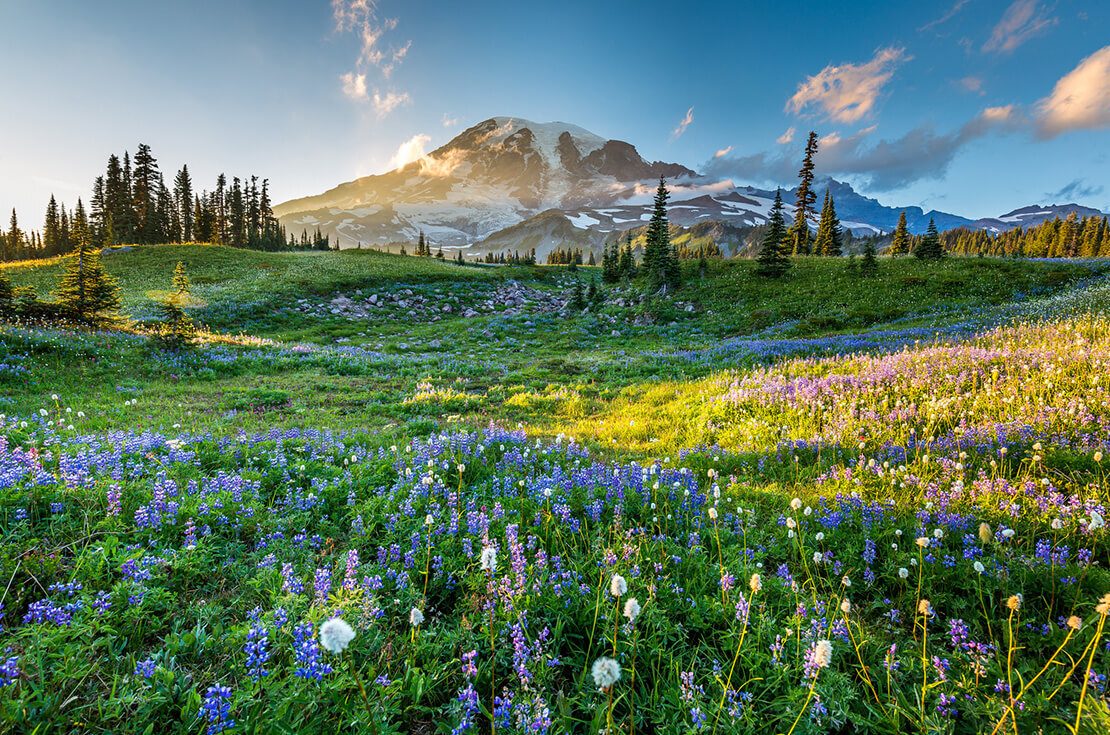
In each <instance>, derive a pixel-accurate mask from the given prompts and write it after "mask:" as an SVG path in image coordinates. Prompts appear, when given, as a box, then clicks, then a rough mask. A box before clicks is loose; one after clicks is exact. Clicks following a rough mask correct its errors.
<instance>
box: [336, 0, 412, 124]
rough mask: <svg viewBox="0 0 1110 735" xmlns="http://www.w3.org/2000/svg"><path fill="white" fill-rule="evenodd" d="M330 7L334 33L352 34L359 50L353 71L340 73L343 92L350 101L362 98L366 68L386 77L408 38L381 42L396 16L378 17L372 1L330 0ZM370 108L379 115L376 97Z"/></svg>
mask: <svg viewBox="0 0 1110 735" xmlns="http://www.w3.org/2000/svg"><path fill="white" fill-rule="evenodd" d="M331 8H332V17H333V19H334V21H335V30H336V32H337V33H354V34H355V35H357V36H358V39H359V53H358V58H356V59H355V68H354V70H353V71H350V72H347V73H346V74H343V75H341V76H340V80H341V82H342V85H343V93H344V94H345V95H347V97H349V98H350V99H353V100H366V99H367V98H368V95H367V93H366V73H367V71H368V70H369V69H371V68H376V69H378V70H379V72H380V73H381V75H382V78H383V79H386V80H388V79H389V78H390V77H391V76H392V75H393V71H394V69H396V68H397V66H398V65H399V64H400V63H401V62H402V61H403V60H404V59H405V57H406V56H407V55H408V52H409V49H410V48H411V47H412V41H406V42H405V43H403V44H401V45H400V46H388V47H387V46H385V45H383V42H382V38H383V36H384V35H385V34H386V33H388V32H390V31H392V30H394V29H396V28H397V19H396V18H385V19H379V18H378V15H377V3H376V2H375V0H332V3H331ZM406 96H407V95H406ZM376 97H377V95H375V98H376ZM394 106H396V105H394ZM374 107H375V110H377V111H378V114H379V115H381V114H382V108H381V107H379V106H378V104H377V100H376V99H375V105H374ZM390 109H392V108H390ZM387 112H388V111H387Z"/></svg>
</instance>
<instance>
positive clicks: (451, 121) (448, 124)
mask: <svg viewBox="0 0 1110 735" xmlns="http://www.w3.org/2000/svg"><path fill="white" fill-rule="evenodd" d="M441 122H442V123H443V127H445V128H453V127H455V126H456V125H458V124H459V118H457V117H448V116H447V113H446V112H445V113H443V120H441Z"/></svg>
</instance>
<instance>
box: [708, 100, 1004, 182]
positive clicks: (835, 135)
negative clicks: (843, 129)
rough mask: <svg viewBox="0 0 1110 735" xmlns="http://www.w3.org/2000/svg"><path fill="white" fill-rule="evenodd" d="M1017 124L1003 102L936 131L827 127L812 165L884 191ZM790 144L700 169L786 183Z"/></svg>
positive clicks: (931, 174) (937, 171)
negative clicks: (896, 133) (880, 133)
mask: <svg viewBox="0 0 1110 735" xmlns="http://www.w3.org/2000/svg"><path fill="white" fill-rule="evenodd" d="M1023 124H1024V121H1023V119H1022V116H1021V114H1020V113H1019V112H1018V111H1017V109H1016V108H1015V107H1014V106H1012V105H1009V106H1004V107H988V108H986V109H984V110H983V111H982V112H980V113H979V114H978V115H976V116H975V117H974V118H972V119H971V120H969V121H968V122H966V123H965V124H964V125H962V126H961V127H959V128H957V129H956V130H953V131H951V132H948V133H938V132H936V131H935V130H934V129H933V128H932V127H931V126H927V125H926V126H920V127H917V128H914V129H912V130H910V131H908V132H907V133H905V134H904V135H902V136H901V137H899V138H895V139H892V140H885V139H884V140H875V131H876V130H877V127H876V126H870V127H867V128H864V129H862V130H859V131H857V132H855V133H852V134H850V135H842V134H841V133H839V132H837V131H833V132H830V133H827V134H825V135H824V136H822V137H821V138H820V139H819V147H818V152H817V156H816V159H815V163H816V165H817V170H818V171H819V172H821V173H822V174H827V175H830V176H855V177H858V178H859V179H861V180H862V183H863V184H864V186H865V187H867V188H869V189H876V190H880V191H890V190H893V189H900V188H903V187H905V186H908V185H909V184H912V183H913V182H915V181H918V180H921V179H935V178H941V177H943V176H944V174H945V173H946V172H947V170H948V166H949V164H950V163H951V162H952V160H953V159H954V158H955V156H956V154H957V152H959V150H960V149H961V148H963V147H964V146H965V145H967V144H968V143H970V142H971V141H973V140H976V139H978V138H982V137H983V136H985V135H987V134H988V133H991V132H1007V131H1011V130H1017V129H1019V128H1020V127H1021V126H1022V125H1023ZM795 148H796V147H790V148H786V149H784V150H781V151H779V152H776V153H768V152H761V153H756V154H753V155H748V156H725V157H722V158H714V159H712V160H710V161H709V162H708V163H707V164H706V165H705V167H704V168H705V173H706V174H708V175H711V176H733V177H736V178H738V179H743V180H748V181H757V182H770V183H775V184H788V183H790V182H792V181H793V180H794V179H795V178H796V176H797V169H798V159H799V157H800V155H801V153H800V151H798V150H796V149H795Z"/></svg>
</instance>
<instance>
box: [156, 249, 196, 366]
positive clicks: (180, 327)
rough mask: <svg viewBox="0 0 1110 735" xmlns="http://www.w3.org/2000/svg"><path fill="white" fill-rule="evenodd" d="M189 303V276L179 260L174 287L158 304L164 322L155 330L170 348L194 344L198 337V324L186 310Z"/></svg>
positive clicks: (162, 342)
mask: <svg viewBox="0 0 1110 735" xmlns="http://www.w3.org/2000/svg"><path fill="white" fill-rule="evenodd" d="M188 303H189V276H188V275H187V274H186V272H185V264H184V263H182V262H181V261H178V263H177V266H176V267H174V269H173V288H172V289H171V290H170V293H169V294H167V295H166V297H165V298H164V299H162V301H161V302H159V304H158V310H159V311H160V312H161V315H162V322H161V324H159V325H158V327H157V329H156V330H155V332H154V336H155V338H156V339H157V340H158V341H159V342H160V343H161V344H162V346H164V347H167V348H169V349H182V348H183V347H188V346H189V345H190V344H192V342H193V340H194V339H195V338H196V332H197V330H196V325H195V324H194V323H193V320H192V318H191V317H190V316H189V315H188V314H187V313H186V312H185V305H186V304H188Z"/></svg>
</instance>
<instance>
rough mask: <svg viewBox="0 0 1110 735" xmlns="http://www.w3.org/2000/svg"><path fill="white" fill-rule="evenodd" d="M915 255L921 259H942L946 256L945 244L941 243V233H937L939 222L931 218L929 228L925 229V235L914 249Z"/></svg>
mask: <svg viewBox="0 0 1110 735" xmlns="http://www.w3.org/2000/svg"><path fill="white" fill-rule="evenodd" d="M914 255H915V256H916V258H918V259H920V260H940V259H941V258H944V256H945V249H944V246H941V244H940V235H939V234H938V233H937V224H936V223H935V222H934V221H932V219H930V220H929V226H928V229H926V231H925V236H922V238H921V241H920V242H919V243H917V248H915V249H914Z"/></svg>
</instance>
